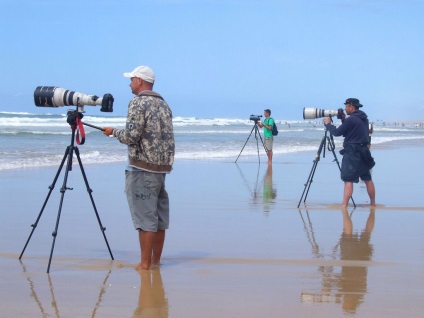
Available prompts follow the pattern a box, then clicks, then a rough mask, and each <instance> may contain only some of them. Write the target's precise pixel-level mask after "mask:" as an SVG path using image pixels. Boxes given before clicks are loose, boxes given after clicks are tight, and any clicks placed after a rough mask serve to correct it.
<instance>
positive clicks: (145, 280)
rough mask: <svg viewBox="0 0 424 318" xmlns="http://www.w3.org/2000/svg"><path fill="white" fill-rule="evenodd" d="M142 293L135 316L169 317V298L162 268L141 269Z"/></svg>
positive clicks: (135, 317)
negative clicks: (166, 293)
mask: <svg viewBox="0 0 424 318" xmlns="http://www.w3.org/2000/svg"><path fill="white" fill-rule="evenodd" d="M139 274H140V279H141V282H140V294H139V297H138V306H137V308H136V309H135V311H134V315H133V317H134V318H138V317H155V318H167V317H168V311H169V306H168V299H166V298H165V289H164V288H163V282H162V276H161V273H160V269H159V268H156V269H152V270H141V271H139Z"/></svg>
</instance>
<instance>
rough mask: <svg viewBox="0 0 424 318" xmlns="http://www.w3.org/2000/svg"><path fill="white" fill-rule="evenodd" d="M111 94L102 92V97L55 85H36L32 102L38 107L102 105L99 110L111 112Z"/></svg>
mask: <svg viewBox="0 0 424 318" xmlns="http://www.w3.org/2000/svg"><path fill="white" fill-rule="evenodd" d="M113 101H114V99H113V96H112V95H111V94H104V95H103V97H98V96H96V95H86V94H83V93H79V92H74V91H70V90H65V89H63V88H61V87H56V86H37V88H36V89H35V91H34V103H35V106H38V107H59V106H70V105H75V106H78V107H82V106H84V105H90V106H102V107H101V109H100V111H101V112H108V113H111V112H113Z"/></svg>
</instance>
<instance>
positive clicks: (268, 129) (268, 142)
mask: <svg viewBox="0 0 424 318" xmlns="http://www.w3.org/2000/svg"><path fill="white" fill-rule="evenodd" d="M264 116H265V120H264V122H263V123H261V122H260V121H258V126H259V127H261V128H263V129H264V138H265V148H266V154H267V156H268V164H269V165H271V164H272V146H273V143H274V138H273V136H272V127H273V126H274V119H273V118H271V117H270V116H271V111H270V110H269V109H265V110H264Z"/></svg>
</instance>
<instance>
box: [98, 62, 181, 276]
mask: <svg viewBox="0 0 424 318" xmlns="http://www.w3.org/2000/svg"><path fill="white" fill-rule="evenodd" d="M124 77H127V78H131V83H130V87H131V91H132V93H133V94H134V95H136V96H135V97H134V98H133V99H132V100H131V101H130V103H129V106H128V116H127V121H126V127H125V129H116V128H113V127H103V129H104V134H105V135H107V136H113V137H116V138H117V139H118V140H119V141H120V142H121V143H123V144H126V145H128V166H127V168H126V171H125V193H126V196H127V200H128V205H129V209H130V212H131V217H132V220H133V223H134V227H135V229H136V230H138V235H139V241H140V249H141V262H140V264H139V265H138V266H137V267H136V269H137V270H142V269H143V270H145V269H150V268H151V266H152V265H153V266H157V265H159V263H160V258H161V255H162V249H163V245H164V242H165V230H166V229H168V226H169V198H168V193H167V192H166V190H165V176H166V174H167V173H169V172H171V170H172V164H173V163H174V152H175V143H174V132H173V125H172V111H171V109H170V108H169V106H168V104H167V103H166V101H165V100H164V99H163V98H162V96H161V95H159V94H158V93H155V92H153V91H152V89H153V84H154V81H155V74H154V73H153V70H152V69H151V68H150V67H147V66H139V67H136V68H135V69H134V70H133V71H132V72H130V73H124Z"/></svg>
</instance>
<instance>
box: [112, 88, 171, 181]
mask: <svg viewBox="0 0 424 318" xmlns="http://www.w3.org/2000/svg"><path fill="white" fill-rule="evenodd" d="M113 136H114V137H116V138H118V140H119V141H120V142H121V143H123V144H126V145H128V156H129V163H130V166H132V167H136V168H141V169H143V170H147V171H151V172H162V173H169V172H170V171H171V170H172V165H173V163H174V153H175V142H174V132H173V126H172V111H171V109H170V108H169V106H168V104H167V103H166V101H165V100H164V99H163V98H162V96H160V95H159V94H157V93H154V92H150V91H148V92H142V93H140V94H138V95H137V96H135V97H134V98H133V99H132V100H131V102H130V104H129V106H128V116H127V122H126V127H125V129H114V130H113Z"/></svg>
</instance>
